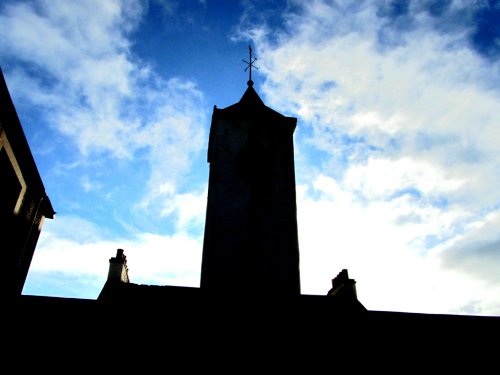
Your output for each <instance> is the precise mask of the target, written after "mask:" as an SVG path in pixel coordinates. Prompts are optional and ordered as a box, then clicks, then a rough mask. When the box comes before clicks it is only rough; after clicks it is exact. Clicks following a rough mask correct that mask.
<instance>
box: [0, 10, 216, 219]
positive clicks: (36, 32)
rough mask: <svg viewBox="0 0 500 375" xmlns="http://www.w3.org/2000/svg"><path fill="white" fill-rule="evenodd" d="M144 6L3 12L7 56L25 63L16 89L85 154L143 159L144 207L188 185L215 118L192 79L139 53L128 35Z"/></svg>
mask: <svg viewBox="0 0 500 375" xmlns="http://www.w3.org/2000/svg"><path fill="white" fill-rule="evenodd" d="M163 4H164V5H165V6H167V5H168V2H163ZM141 5H142V4H141V3H140V2H138V1H133V0H131V1H126V2H121V1H108V2H104V3H103V2H100V1H87V2H82V3H78V4H71V5H70V4H68V3H67V2H64V1H54V2H35V3H27V2H26V3H25V2H20V3H12V4H8V5H6V6H5V8H4V9H3V13H2V14H1V15H0V56H5V57H7V58H15V59H16V60H17V61H18V63H17V64H15V65H14V66H15V68H14V69H13V70H12V72H7V75H8V76H9V79H8V81H9V87H10V89H11V91H12V92H15V93H16V95H19V96H20V97H24V98H25V99H26V100H28V101H30V102H32V103H33V104H35V105H36V106H37V108H39V109H40V110H41V111H42V112H43V114H44V116H45V119H46V121H47V122H48V123H50V124H51V126H53V127H55V128H56V129H57V130H58V131H59V132H60V133H62V134H64V135H65V136H67V137H68V138H69V139H70V141H71V142H74V144H76V146H77V147H78V149H79V151H80V153H81V157H82V158H87V159H92V158H94V157H95V156H99V158H101V160H104V159H105V158H106V157H111V158H114V159H125V160H130V161H131V160H132V159H133V158H136V157H137V155H138V154H139V153H142V154H141V156H140V157H141V158H144V153H145V158H146V160H147V162H148V164H149V167H150V171H151V172H150V175H149V181H145V183H146V184H147V189H146V190H145V192H144V193H145V194H146V197H145V198H144V200H145V201H147V200H148V199H149V200H150V196H154V195H155V189H156V187H157V186H160V185H163V184H172V185H175V186H176V188H178V185H181V184H182V177H184V176H185V175H186V174H187V173H189V170H190V167H191V162H192V160H193V158H194V157H195V156H196V155H197V154H198V153H199V152H200V151H201V149H202V147H203V146H204V145H205V143H206V142H205V141H206V134H205V124H206V123H207V113H208V112H206V111H203V110H200V108H205V107H206V108H208V107H207V106H204V99H203V95H202V93H201V92H200V91H199V90H198V89H197V88H196V86H195V85H194V84H193V83H192V82H190V81H186V80H180V79H178V78H175V77H174V78H170V79H168V80H165V79H163V78H162V77H159V76H157V75H156V74H155V73H154V72H153V71H151V70H150V68H149V67H148V66H147V65H146V64H145V63H142V62H141V61H140V60H138V58H137V57H136V56H132V54H131V52H130V41H129V36H130V33H131V32H133V31H134V30H135V28H136V27H137V26H138V23H139V21H140V18H141V16H142V14H143V11H144V10H143V9H142V7H141ZM33 69H35V71H36V74H34V73H33ZM11 78H12V79H11ZM83 187H84V189H86V190H87V191H89V190H91V189H93V188H95V186H91V185H89V184H88V183H85V181H83ZM148 197H149V198H148ZM153 211H154V210H153ZM153 211H152V212H153Z"/></svg>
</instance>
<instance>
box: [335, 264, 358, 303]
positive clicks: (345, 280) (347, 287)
mask: <svg viewBox="0 0 500 375" xmlns="http://www.w3.org/2000/svg"><path fill="white" fill-rule="evenodd" d="M327 295H329V296H336V297H341V298H343V299H350V300H357V299H358V296H357V293H356V281H354V279H350V278H349V275H348V273H347V270H346V269H343V270H342V271H340V273H339V274H338V275H337V277H335V278H334V279H332V289H330V290H329V291H328V294H327Z"/></svg>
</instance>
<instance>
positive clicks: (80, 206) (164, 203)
mask: <svg viewBox="0 0 500 375" xmlns="http://www.w3.org/2000/svg"><path fill="white" fill-rule="evenodd" d="M248 45H252V46H253V50H254V53H255V55H256V57H257V58H258V60H257V63H256V65H257V66H258V70H257V71H255V73H254V75H253V80H254V82H255V88H256V90H257V92H258V93H259V95H260V96H261V98H262V99H263V100H264V102H265V103H266V104H267V105H268V106H270V107H272V108H273V109H275V110H277V111H278V112H281V113H282V114H284V115H287V116H293V117H297V118H298V126H297V130H296V132H295V168H296V182H297V205H298V223H299V242H300V257H301V263H300V270H301V284H302V293H303V294H323V295H324V294H326V292H327V291H328V290H329V288H330V286H331V279H332V278H333V277H334V276H335V275H336V274H337V273H338V272H340V270H342V269H343V268H347V269H348V270H349V275H350V277H351V278H354V279H355V280H356V282H357V284H356V285H357V291H358V298H359V300H360V301H361V303H363V305H364V306H365V307H366V308H368V309H369V310H384V311H406V312H425V313H445V314H446V313H451V314H471V315H500V230H499V228H500V189H499V186H500V115H499V114H500V2H499V1H497V0H490V1H486V0H483V1H481V0H477V1H468V0H447V1H446V0H443V1H440V0H420V1H416V0H406V1H376V0H373V1H362V0H353V1H349V0H346V1H340V0H339V1H326V0H325V1H320V0H308V1H305V0H303V1H299V0H296V1H294V0H290V1H236V0H235V1H215V0H204V1H201V0H199V1H197V0H186V1H180V0H150V1H146V0H144V1H134V0H130V1H118V0H116V1H113V0H106V1H101V0H95V1H93V0H81V1H64V0H61V1H56V0H51V1H48V0H47V1H5V0H4V1H0V66H1V67H2V70H3V71H4V74H5V77H6V81H7V85H8V87H9V90H10V92H11V95H12V98H13V100H14V104H15V106H16V109H17V112H18V115H19V117H20V120H21V123H22V124H23V126H24V130H25V132H26V136H27V138H28V142H29V144H30V146H31V149H32V152H33V155H34V158H35V160H36V162H37V165H38V168H39V170H40V173H41V176H42V179H43V181H44V183H45V187H46V191H47V194H48V195H49V197H50V199H51V201H52V204H53V206H54V208H55V210H56V211H57V215H56V218H55V219H54V220H47V221H46V222H45V225H44V227H43V231H42V235H41V238H40V240H39V243H38V246H37V249H36V252H35V256H34V259H33V262H32V264H31V268H30V272H29V275H28V279H27V281H26V284H25V288H24V293H25V294H35V295H49V296H64V297H77V298H96V297H97V296H98V294H99V292H100V290H101V289H102V286H103V285H104V282H105V279H106V276H107V271H108V265H109V262H108V260H109V258H110V257H112V256H114V255H115V253H116V249H117V248H123V249H125V254H126V255H127V258H128V265H129V275H130V278H131V281H132V282H134V283H139V284H157V285H184V286H199V281H200V268H201V252H202V239H203V229H204V220H205V208H206V207H205V204H206V195H207V181H208V164H207V163H206V151H207V136H208V132H209V126H210V117H211V111H212V109H213V106H214V105H217V106H218V107H219V108H224V107H227V106H229V105H231V104H233V103H236V102H238V101H239V99H240V98H241V96H242V95H243V93H244V91H245V89H246V81H247V79H248V75H247V73H245V71H244V69H245V65H244V64H243V62H242V61H241V60H242V59H248Z"/></svg>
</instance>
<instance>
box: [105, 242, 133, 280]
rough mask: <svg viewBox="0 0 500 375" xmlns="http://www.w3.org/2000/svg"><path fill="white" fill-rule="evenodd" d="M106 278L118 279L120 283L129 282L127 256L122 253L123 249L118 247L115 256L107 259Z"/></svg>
mask: <svg viewBox="0 0 500 375" xmlns="http://www.w3.org/2000/svg"><path fill="white" fill-rule="evenodd" d="M108 280H110V281H120V282H122V283H128V282H129V279H128V267H127V257H126V256H125V254H124V253H123V249H118V250H117V251H116V257H114V258H110V259H109V273H108Z"/></svg>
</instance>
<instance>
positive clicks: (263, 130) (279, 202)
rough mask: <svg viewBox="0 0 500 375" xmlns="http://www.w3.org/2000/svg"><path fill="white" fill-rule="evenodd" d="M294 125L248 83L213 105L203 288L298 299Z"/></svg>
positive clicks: (202, 277)
mask: <svg viewBox="0 0 500 375" xmlns="http://www.w3.org/2000/svg"><path fill="white" fill-rule="evenodd" d="M250 82H251V81H250ZM296 124H297V119H296V118H293V117H286V116H283V115H281V114H279V113H278V112H276V111H274V110H272V109H271V108H269V107H267V106H265V105H264V103H263V102H262V100H261V99H260V98H259V96H258V95H257V93H256V92H255V90H254V89H253V87H252V85H251V84H249V87H248V89H247V90H246V92H245V94H244V95H243V97H242V98H241V100H240V101H239V102H238V103H236V104H234V105H232V106H230V107H227V108H224V109H218V108H216V107H214V112H213V115H212V123H211V127H210V139H209V146H208V162H209V163H210V174H209V185H208V199H207V212H206V224H205V237H204V244H203V259H202V269H201V288H203V289H207V290H210V291H215V292H235V293H247V294H248V293H252V294H254V293H255V294H275V293H278V294H280V295H298V294H300V272H299V246H298V235H297V213H296V211H297V210H296V195H295V172H294V151H293V133H294V131H295V127H296Z"/></svg>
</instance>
